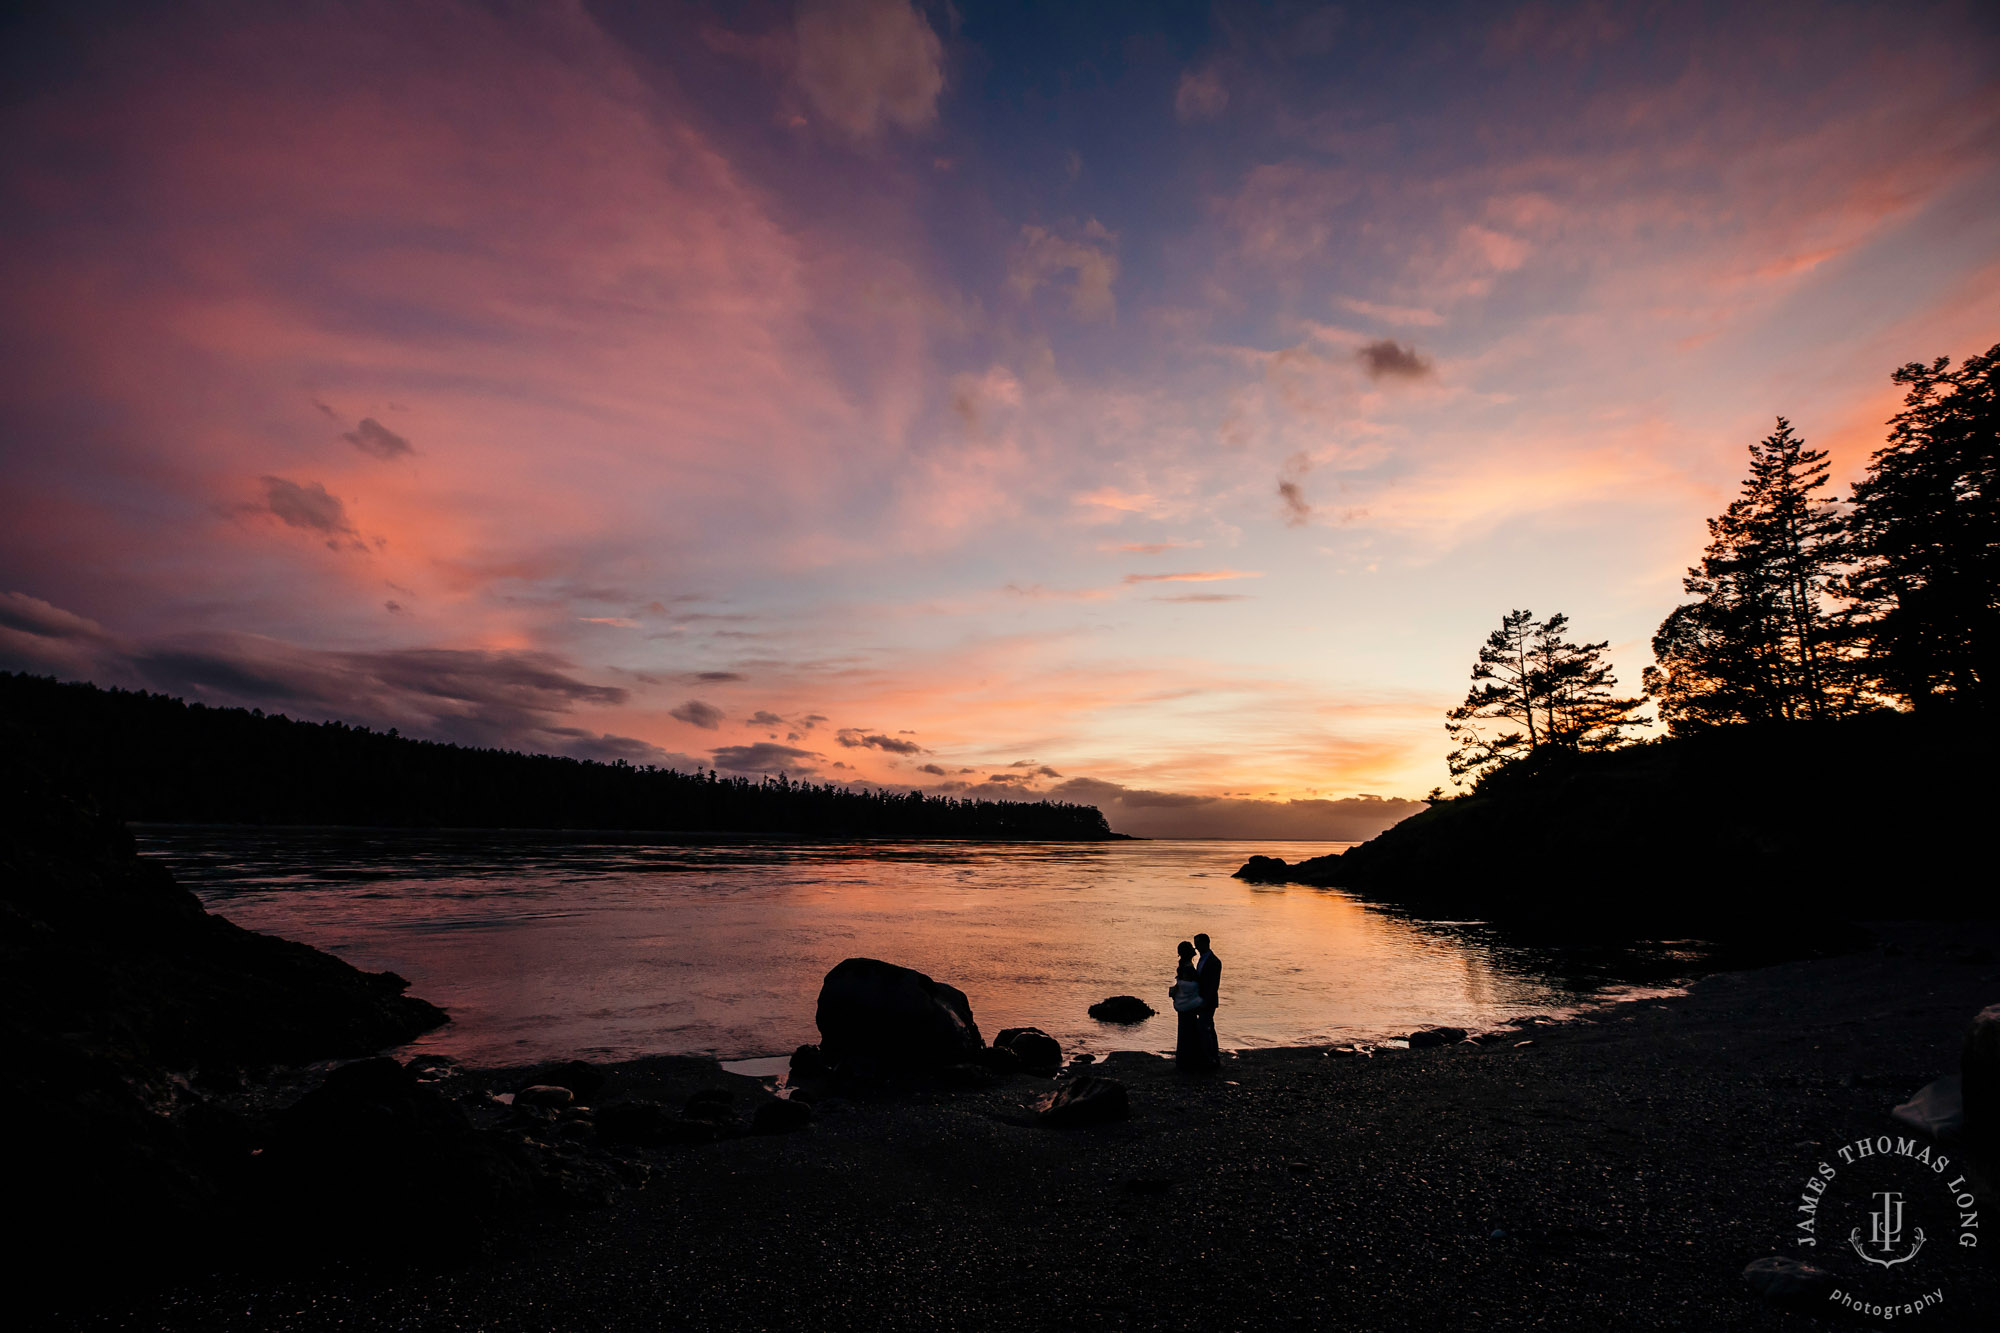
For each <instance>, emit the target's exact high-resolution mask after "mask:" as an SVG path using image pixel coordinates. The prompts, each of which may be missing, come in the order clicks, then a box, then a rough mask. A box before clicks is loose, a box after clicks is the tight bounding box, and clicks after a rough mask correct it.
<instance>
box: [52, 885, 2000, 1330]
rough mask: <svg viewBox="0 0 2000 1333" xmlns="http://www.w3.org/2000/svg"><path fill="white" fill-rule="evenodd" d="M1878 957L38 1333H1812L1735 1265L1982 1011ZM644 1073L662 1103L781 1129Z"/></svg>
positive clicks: (797, 1141)
mask: <svg viewBox="0 0 2000 1333" xmlns="http://www.w3.org/2000/svg"><path fill="white" fill-rule="evenodd" d="M1872 930H1873V933H1874V935H1875V938H1876V940H1877V944H1876V945H1875V947H1873V948H1871V949H1868V950H1865V951H1861V952H1856V953H1849V954H1840V955H1834V956H1830V957H1821V958H1811V959H1805V960H1801V961H1796V962H1786V963H1777V964H1774V965H1770V966H1765V967H1760V968H1755V969H1751V970H1745V971H1728V972H1718V973H1715V974H1713V975H1711V976H1708V977H1704V978H1702V979H1701V980H1699V981H1697V982H1696V983H1694V985H1692V986H1691V987H1690V988H1689V989H1688V990H1687V991H1686V992H1685V993H1684V994H1681V995H1678V996H1673V997H1664V998H1652V999H1643V1000H1635V1001H1632V1002H1630V1003H1625V1004H1619V1005H1616V1006H1614V1007H1612V1008H1610V1009H1608V1010H1605V1011H1601V1012H1600V1013H1598V1014H1596V1015H1587V1016H1581V1017H1578V1018H1577V1019H1574V1020H1571V1021H1568V1022H1563V1023H1558V1024H1551V1025H1542V1026H1538V1028H1537V1030H1536V1031H1535V1032H1534V1033H1533V1034H1532V1036H1528V1037H1524V1038H1523V1040H1524V1041H1525V1042H1527V1043H1528V1044H1526V1045H1523V1046H1515V1045H1513V1044H1489V1045H1483V1046H1474V1045H1469V1044H1467V1045H1456V1046H1443V1047H1436V1048H1431V1049H1422V1050H1406V1049H1400V1048H1388V1049H1384V1050H1382V1051H1380V1052H1378V1053H1377V1054H1376V1055H1374V1056H1372V1057H1344V1058H1343V1057H1336V1056H1333V1055H1330V1054H1327V1053H1325V1052H1324V1051H1323V1049H1322V1048H1320V1047H1292V1048H1259V1049H1255V1050H1252V1051H1249V1052H1244V1053H1239V1054H1237V1055H1235V1056H1234V1057H1233V1058H1229V1059H1226V1060H1225V1064H1224V1067H1223V1071H1222V1072H1221V1073H1220V1074H1219V1075H1217V1076H1214V1077H1207V1078H1201V1077H1185V1076H1181V1075H1179V1074H1178V1073H1177V1072H1176V1071H1175V1070H1174V1069H1173V1067H1172V1065H1171V1062H1170V1061H1168V1060H1164V1059H1160V1058H1158V1057H1155V1056H1151V1055H1145V1054H1138V1053H1116V1054H1113V1055H1110V1056H1107V1057H1105V1058H1103V1059H1101V1060H1099V1061H1097V1062H1096V1063H1095V1064H1094V1065H1093V1066H1092V1067H1091V1072H1092V1073H1098V1074H1108V1075H1110V1076H1112V1077H1114V1078H1117V1079H1119V1080H1121V1081H1123V1082H1125V1083H1126V1084H1127V1085H1128V1087H1129V1089H1130V1095H1131V1103H1132V1117H1131V1119H1129V1120H1126V1121H1120V1122H1117V1123H1113V1124H1108V1125H1102V1126H1097V1127H1094V1128H1090V1129H1080V1130H1051V1129H1047V1128H1043V1127H1040V1126H1037V1125H1036V1124H1035V1123H1034V1122H1033V1121H1032V1120H1031V1119H1030V1118H1029V1114H1028V1111H1027V1107H1028V1106H1029V1105H1030V1104H1031V1103H1032V1101H1033V1099H1034V1098H1035V1097H1036V1096H1037V1095H1039V1094H1041V1093H1043V1092H1046V1091H1047V1090H1048V1089H1049V1087H1050V1086H1051V1085H1050V1084H1049V1082H1048V1081H1046V1080H1043V1079H1036V1078H1032V1077H1028V1076H1007V1077H1001V1076H995V1077H994V1079H993V1080H992V1081H991V1082H990V1083H986V1084H985V1085H984V1086H966V1087H948V1086H943V1085H942V1084H940V1083H939V1082H937V1081H934V1080H933V1081H918V1080H913V1081H912V1082H911V1084H910V1086H909V1088H908V1089H907V1090H906V1091H903V1092H900V1093H897V1094H894V1095H883V1096H880V1097H875V1096H867V1095H852V1096H838V1095H836V1096H831V1097H824V1096H823V1097H822V1098H821V1099H820V1100H819V1103H818V1105H817V1107H816V1110H815V1115H814V1119H813V1122H812V1124H811V1125H810V1126H809V1127H808V1128H806V1129H805V1130H803V1131H801V1132H796V1133H789V1134H781V1135H769V1136H762V1135H747V1136H743V1137H731V1138H724V1139H722V1140H720V1141H718V1142H714V1143H708V1144H701V1145H696V1146H687V1147H677V1148H659V1149H643V1150H632V1152H631V1153H629V1154H628V1155H629V1156H630V1157H632V1158H633V1159H634V1161H635V1162H636V1163H638V1164H639V1165H642V1166H643V1167H644V1168H645V1170H646V1174H647V1175H648V1177H649V1182H648V1183H647V1185H646V1186H645V1187H644V1188H640V1189H631V1190H626V1191H621V1192H617V1193H614V1194H612V1195H611V1196H610V1197H609V1199H608V1201H607V1202H605V1203H603V1204H602V1205H601V1206H596V1207H588V1208H581V1209H574V1210H547V1209H538V1210H533V1211H530V1212H527V1213H522V1214H517V1215H515V1216H512V1217H509V1218H505V1219H502V1220H500V1221H498V1222H496V1223H495V1224H494V1225H493V1227H492V1228H491V1230H490V1231H489V1233H488V1234H487V1235H486V1236H485V1237H484V1238H483V1239H481V1240H480V1241H479V1242H478V1244H477V1246H476V1252H475V1253H473V1254H472V1255H471V1256H470V1257H469V1258H466V1259H464V1260H462V1261H459V1262H453V1263H444V1262H435V1263H432V1262H425V1261H423V1260H422V1259H420V1258H419V1259H414V1260H409V1261H407V1262H404V1263H402V1264H400V1265H399V1266H395V1267H388V1268H371V1267H366V1266H360V1265H356V1264H353V1263H351V1262H328V1263H324V1264H318V1265H307V1266H304V1267H300V1268H298V1269H295V1270H293V1271H289V1272H285V1273H276V1274H273V1273H262V1274H256V1273H249V1272H244V1271H240V1270H238V1271H232V1270H230V1269H228V1268H226V1267H225V1268H219V1269H218V1270H217V1271H214V1272H210V1273H206V1274H189V1275H187V1277H186V1278H185V1279H183V1280H182V1281H180V1282H178V1283H174V1284H170V1285H169V1286H168V1287H167V1288H166V1289H165V1290H157V1291H154V1292H151V1293H150V1294H149V1295H148V1296H147V1297H146V1298H145V1299H143V1300H137V1301H134V1303H132V1304H130V1305H128V1306H125V1307H123V1308H120V1307H118V1306H116V1305H111V1306H98V1307H96V1308H83V1307H78V1308H75V1309H72V1310H69V1311H64V1312H60V1317H59V1318H58V1321H57V1326H59V1327H74V1328H118V1327H139V1326H144V1327H160V1328H170V1329H180V1328H187V1329H195V1328H200V1329H223V1330H227V1329H237V1328H245V1329H247V1328H301V1329H303V1328H317V1327H327V1326H331V1325H333V1324H335V1323H338V1324H339V1325H340V1326H342V1327H345V1328H360V1329H375V1328H382V1329H387V1328H393V1327H411V1326H417V1325H424V1326H432V1327H440V1326H443V1327H449V1326H462V1327H480V1328H496V1329H499V1328H564V1329H566V1328H578V1329H582V1328H603V1327H628V1326H642V1325H643V1326H658V1325H661V1324H667V1325H671V1326H674V1327H681V1328H691V1329H702V1328H717V1329H722V1328H729V1329H740V1328H747V1327H770V1326H775V1325H779V1324H784V1323H803V1325H804V1326H806V1327H816V1326H818V1325H820V1324H823V1323H827V1322H833V1321H835V1320H838V1321H839V1322H843V1323H850V1324H853V1325H854V1326H856V1327H869V1328H876V1327H880V1328H911V1329H916V1328H940V1327H951V1328H1006V1329H1021V1328H1045V1327H1075V1326H1101V1327H1108V1328H1179V1327H1188V1326H1216V1327H1228V1326H1238V1325H1241V1326H1251V1327H1281V1328H1289V1327H1331V1326H1359V1327H1368V1328H1371V1329H1383V1330H1398V1329H1420V1328H1434V1327H1439V1326H1440V1325H1441V1324H1449V1325H1450V1326H1453V1327H1484V1328H1575V1329H1591V1330H1604V1329H1613V1328H1616V1329H1621V1330H1622V1329H1653V1328H1658V1329H1676V1330H1683V1329H1691V1328H1704V1329H1746V1330H1747V1329H1801V1330H1803V1329H1806V1328H1811V1327H1817V1326H1820V1325H1817V1324H1815V1323H1813V1322H1811V1321H1810V1320H1808V1319H1807V1318H1806V1317H1805V1316H1802V1315H1796V1314H1790V1313H1786V1312H1784V1311H1782V1310H1780V1309H1779V1308H1777V1307H1775V1306H1772V1305H1770V1304H1767V1303H1766V1302H1764V1301H1763V1300H1762V1299H1761V1298H1759V1297H1757V1296H1755V1295H1754V1294H1753V1293H1752V1292H1751V1291H1750V1289H1749V1288H1748V1286H1747V1285H1746V1284H1745V1283H1744V1282H1743V1280H1742V1279H1741V1277H1740V1274H1741V1272H1742V1269H1743V1266H1744V1265H1745V1264H1746V1263H1748V1262H1750V1261H1751V1260H1754V1259H1758V1258H1761V1257H1764V1256H1767V1255H1771V1254H1783V1253H1788V1252H1793V1251H1790V1250H1789V1249H1788V1247H1787V1245H1786V1237H1787V1235H1788V1228H1789V1226H1790V1224H1791V1218H1790V1208H1791V1202H1792V1201H1791V1195H1792V1194H1793V1193H1795V1192H1796V1191H1795V1188H1794V1187H1795V1186H1796V1183H1797V1179H1799V1178H1802V1177H1803V1176H1804V1175H1805V1174H1806V1173H1808V1172H1809V1171H1810V1170H1811V1168H1812V1166H1813V1163H1814V1161H1815V1160H1817V1158H1818V1157H1820V1156H1822V1155H1824V1154H1825V1153H1827V1152H1829V1151H1831V1150H1832V1149H1831V1148H1830V1147H1829V1145H1837V1144H1840V1143H1843V1142H1846V1141H1849V1140H1851V1139H1853V1138H1855V1137H1858V1136H1862V1135H1865V1134H1872V1133H1878V1132H1887V1130H1888V1129H1889V1128H1892V1126H1891V1124H1890V1122H1889V1121H1888V1120H1887V1113H1888V1111H1889V1110H1890V1109H1891V1108H1892V1107H1893V1106H1895V1105H1896V1104H1897V1103H1899V1102H1901V1101H1903V1100H1905V1099H1907V1098H1908V1097H1909V1096H1910V1095H1911V1094H1912V1093H1914V1092H1915V1091H1916V1090H1917V1089H1918V1088H1919V1087H1921V1086H1922V1085H1923V1084H1925V1083H1927V1082H1928V1081H1929V1080H1931V1079H1932V1078H1934V1077H1936V1076H1937V1075H1939V1074H1941V1073H1945V1072H1948V1071H1949V1070H1952V1069H1955V1068H1956V1060H1957V1048H1958V1043H1959V1041H1960V1040H1961V1039H1962V1036H1963V1032H1964V1029H1965V1025H1966V1024H1967V1023H1968V1022H1969V1020H1970V1018H1971V1016H1972V1014H1973V1013H1975V1012H1977V1010H1978V1009H1979V1008H1981V1007H1983V1006H1984V1005H1986V1004H1989V1003H1993V1002H1994V1001H1996V1000H2000V964H1996V963H1995V961H1994V959H1995V951H1996V949H2000V926H1996V925H1995V924H1994V923H1991V922H1971V923H1938V922H1894V923H1886V922H1885V923H1874V925H1873V927H1872ZM1224 1021H1225V1023H1226V1021H1227V1020H1226V1017H1225V1020H1224ZM640 1063H642V1064H648V1065H650V1069H649V1070H648V1071H646V1072H647V1076H648V1078H650V1080H651V1081H652V1082H653V1083H654V1085H655V1086H656V1087H657V1088H658V1089H659V1091H660V1092H662V1093H664V1094H667V1095H674V1094H677V1093H680V1092H681V1091H682V1090H683V1089H690V1088H691V1089H697V1090H698V1089H699V1088H701V1087H716V1088H718V1089H719V1090H730V1091H733V1092H734V1093H735V1095H736V1097H737V1099H738V1105H739V1107H741V1106H742V1104H743V1103H745V1102H748V1101H751V1100H753V1099H754V1098H756V1097H757V1096H759V1095H762V1096H765V1097H768V1094H764V1093H763V1092H762V1088H761V1085H760V1083H759V1080H757V1079H753V1078H749V1077H747V1076H741V1075H730V1074H728V1073H726V1072H725V1071H723V1070H722V1069H721V1068H720V1065H719V1064H715V1063H712V1062H705V1061H701V1060H696V1059H694V1058H690V1057H680V1058H675V1057H659V1058H656V1059H655V1060H653V1061H651V1062H640ZM704 1065H705V1066H706V1067H703V1066H704ZM620 1068H621V1067H611V1066H607V1067H606V1069H607V1071H608V1072H613V1073H614V1074H615V1073H617V1072H619V1070H620ZM467 1072H468V1074H470V1072H471V1071H467ZM555 1119H556V1117H554V1116H553V1115H551V1116H550V1120H551V1121H552V1122H553V1121H554V1120H555ZM1904 1132H1907V1131H1904ZM1986 1206H1987V1207H1988V1209H1989V1210H1991V1209H1992V1207H1993V1204H1992V1201H1987V1204H1986ZM1994 1257H1995V1256H1994V1253H1993V1250H1992V1249H1988V1250H1987V1251H1985V1252H1975V1253H1974V1254H1973V1256H1972V1257H1971V1259H1970V1260H1966V1259H1964V1258H1962V1257H1961V1256H1959V1255H1957V1254H1955V1253H1953V1252H1951V1251H1949V1250H1946V1251H1945V1252H1944V1253H1943V1254H1941V1255H1940V1256H1939V1266H1938V1267H1937V1268H1936V1269H1934V1270H1933V1273H1934V1275H1935V1277H1936V1282H1937V1283H1938V1284H1940V1285H1941V1286H1942V1288H1943V1289H1944V1290H1945V1291H1946V1293H1947V1299H1946V1301H1945V1303H1944V1304H1943V1305H1941V1306H1939V1307H1937V1308H1936V1309H1935V1310H1931V1311H1926V1312H1925V1313H1924V1315H1923V1319H1922V1322H1921V1324H1920V1326H1921V1327H1926V1328H1957V1327H1978V1326H1981V1323H1982V1320H1983V1319H1984V1318H1985V1317H1987V1316H1989V1315H1990V1312H1991V1311H1993V1310H1995V1309H2000V1272H1996V1269H1995V1267H1994V1264H1993V1260H1994ZM1927 1262H1928V1259H1927ZM1855 1326H1870V1325H1868V1324H1865V1323H1864V1324H1860V1325H1855ZM1876 1326H1879V1325H1876Z"/></svg>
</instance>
